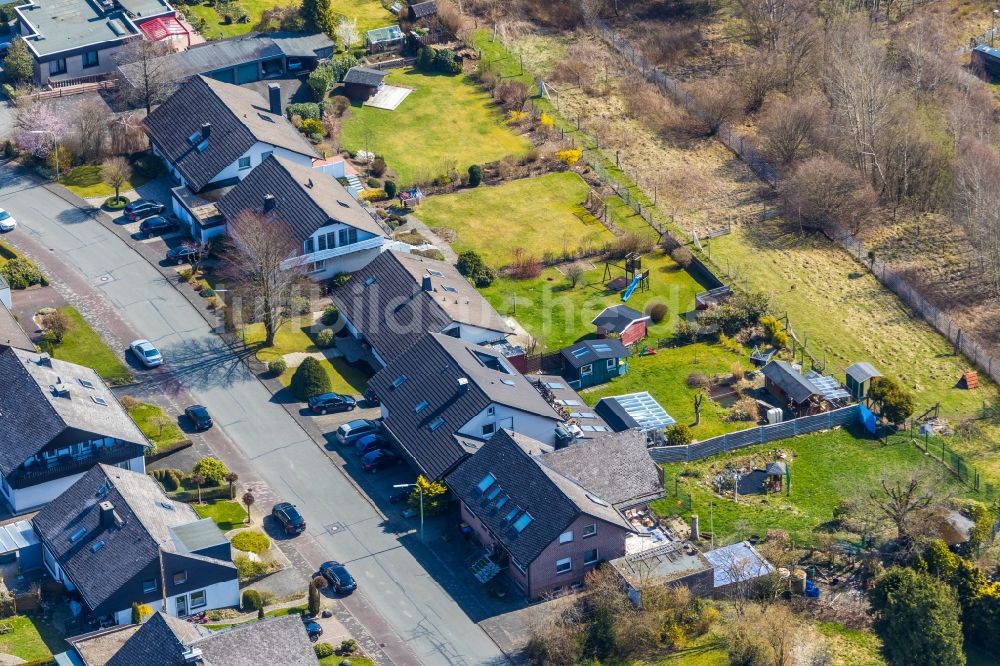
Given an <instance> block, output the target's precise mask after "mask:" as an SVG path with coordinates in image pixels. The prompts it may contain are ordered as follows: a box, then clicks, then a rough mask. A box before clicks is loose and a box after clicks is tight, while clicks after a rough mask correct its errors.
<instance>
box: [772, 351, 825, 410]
mask: <svg viewBox="0 0 1000 666" xmlns="http://www.w3.org/2000/svg"><path fill="white" fill-rule="evenodd" d="M761 373H762V374H763V375H764V386H765V387H766V388H767V390H768V392H769V393H770V394H771V395H773V396H774V397H775V398H777V399H778V400H779V401H781V406H782V407H785V408H787V409H788V410H789V411H790V412H792V414H794V415H795V416H796V417H799V416H806V415H808V414H812V413H815V412H818V411H819V407H820V403H821V402H822V399H823V394H822V393H821V392H820V390H819V389H818V388H816V386H815V385H814V384H813V383H812V382H811V381H810V380H809V378H808V377H806V376H805V375H803V374H802V373H801V372H799V371H798V368H796V367H794V366H793V365H792V364H791V363H788V362H787V361H771V362H770V363H768V364H767V365H765V366H764V368H763V369H762V370H761Z"/></svg>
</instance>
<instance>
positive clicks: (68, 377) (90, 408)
mask: <svg viewBox="0 0 1000 666" xmlns="http://www.w3.org/2000/svg"><path fill="white" fill-rule="evenodd" d="M40 358H41V355H40V354H38V353H35V352H28V351H24V350H22V349H14V348H9V347H2V348H0V382H2V384H3V387H4V390H2V391H0V444H2V446H0V472H2V473H3V474H4V475H6V474H9V473H10V472H11V471H13V470H14V469H16V468H17V467H18V465H20V464H21V463H23V462H24V461H25V460H27V459H28V458H30V457H31V456H33V455H35V454H37V453H38V452H39V451H41V450H42V449H43V448H44V447H45V446H46V445H47V444H49V443H50V442H51V441H52V440H53V439H54V438H56V437H57V436H58V435H60V434H62V433H64V432H67V431H69V432H71V433H77V434H84V433H91V434H94V435H98V436H104V437H115V438H117V439H120V440H123V441H125V442H130V443H132V444H139V445H142V446H148V445H149V442H148V441H147V440H146V438H145V437H144V436H143V434H142V432H140V431H139V428H138V426H136V424H135V422H134V421H133V420H132V418H131V417H130V416H129V415H128V413H127V412H126V411H125V408H124V407H122V406H121V403H119V402H118V399H117V398H116V397H115V395H114V394H113V393H112V392H111V389H109V388H108V387H107V385H106V384H105V383H104V382H103V381H102V380H101V378H100V377H99V376H98V375H97V373H96V372H94V371H93V370H91V369H90V368H85V367H83V366H82V365H77V364H75V363H67V362H66V361H60V360H59V359H50V360H49V361H48V363H50V364H51V365H44V364H42V363H40V362H39V359H40ZM60 380H61V381H62V383H63V384H64V385H65V386H67V387H68V390H69V395H68V396H66V397H63V396H57V395H55V392H54V391H53V389H52V386H53V385H55V384H57V383H59V381H60ZM82 382H86V383H88V384H89V385H90V386H89V387H88V386H84V384H83V383H82ZM91 396H96V397H97V398H98V399H99V400H101V401H102V402H104V403H106V404H103V405H102V404H99V403H97V402H95V401H94V400H93V398H92V397H91ZM79 439H85V438H84V437H81V438H79ZM74 441H79V440H78V439H77V440H74Z"/></svg>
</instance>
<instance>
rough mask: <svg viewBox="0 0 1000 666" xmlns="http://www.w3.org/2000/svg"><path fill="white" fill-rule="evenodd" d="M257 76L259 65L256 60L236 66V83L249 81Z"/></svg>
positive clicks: (258, 75)
mask: <svg viewBox="0 0 1000 666" xmlns="http://www.w3.org/2000/svg"><path fill="white" fill-rule="evenodd" d="M259 78H260V66H259V65H258V64H257V63H256V62H250V63H247V64H245V65H240V66H239V67H237V68H236V83H251V82H253V81H256V80H258V79H259Z"/></svg>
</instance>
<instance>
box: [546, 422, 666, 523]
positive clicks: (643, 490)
mask: <svg viewBox="0 0 1000 666" xmlns="http://www.w3.org/2000/svg"><path fill="white" fill-rule="evenodd" d="M540 462H541V463H542V464H543V465H546V466H548V467H550V468H552V469H554V470H555V471H557V472H559V473H560V474H562V475H563V476H565V477H567V478H568V479H571V480H573V481H575V482H577V483H579V484H580V485H581V486H583V487H584V488H587V489H588V490H591V491H593V492H594V493H596V494H597V495H599V496H600V497H601V499H604V500H606V501H608V502H611V504H613V505H614V506H616V507H627V506H630V505H632V504H637V503H639V502H649V501H651V500H653V499H656V498H658V497H662V496H663V477H662V475H663V471H662V470H661V469H660V466H659V465H657V464H656V463H655V462H653V459H652V458H650V457H649V452H648V451H647V450H646V436H645V435H643V434H642V433H641V432H639V431H637V430H629V431H626V432H621V433H615V434H611V433H609V434H607V435H601V436H599V437H595V438H594V439H591V440H587V441H581V442H576V443H574V444H571V445H569V446H567V447H564V448H562V449H559V450H556V451H553V452H552V453H549V454H547V455H544V456H542V457H541V459H540Z"/></svg>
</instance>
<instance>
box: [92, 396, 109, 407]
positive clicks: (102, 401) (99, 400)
mask: <svg viewBox="0 0 1000 666" xmlns="http://www.w3.org/2000/svg"><path fill="white" fill-rule="evenodd" d="M90 399H91V400H93V401H94V402H96V403H97V404H98V405H101V406H103V407H107V406H108V401H107V400H105V399H104V398H102V397H101V396H99V395H92V396H90Z"/></svg>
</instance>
